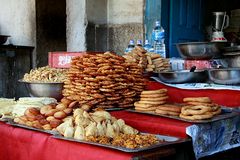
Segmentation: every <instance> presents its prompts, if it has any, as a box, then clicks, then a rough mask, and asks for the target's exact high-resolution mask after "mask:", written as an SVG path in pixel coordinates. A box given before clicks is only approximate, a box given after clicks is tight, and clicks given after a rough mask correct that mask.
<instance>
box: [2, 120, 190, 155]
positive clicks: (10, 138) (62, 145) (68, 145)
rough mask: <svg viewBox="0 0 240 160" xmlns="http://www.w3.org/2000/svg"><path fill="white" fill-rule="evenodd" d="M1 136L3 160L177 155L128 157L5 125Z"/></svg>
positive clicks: (156, 151) (169, 151)
mask: <svg viewBox="0 0 240 160" xmlns="http://www.w3.org/2000/svg"><path fill="white" fill-rule="evenodd" d="M139 126H140V125H139ZM156 130H158V129H156ZM0 134H1V145H0V159H1V160H13V159H18V160H25V159H38V160H41V159H42V160H45V159H58V160H61V159H64V160H66V159H71V160H75V159H76V160H77V159H79V158H83V159H104V160H108V159H109V160H110V159H111V160H112V159H115V160H125V159H133V158H136V157H138V159H141V158H143V159H144V158H146V157H152V156H154V157H155V158H156V157H157V158H160V157H165V156H169V155H173V154H175V153H176V150H175V148H174V147H175V146H173V147H171V146H169V147H163V148H159V149H154V150H150V151H149V152H138V153H125V152H121V151H117V150H113V149H108V148H104V147H98V146H94V145H89V144H82V143H74V142H69V141H64V140H59V139H54V138H53V137H51V135H49V134H45V133H41V132H36V131H31V130H26V129H22V128H17V127H13V126H10V125H8V124H5V123H3V122H0ZM186 142H188V141H186Z"/></svg>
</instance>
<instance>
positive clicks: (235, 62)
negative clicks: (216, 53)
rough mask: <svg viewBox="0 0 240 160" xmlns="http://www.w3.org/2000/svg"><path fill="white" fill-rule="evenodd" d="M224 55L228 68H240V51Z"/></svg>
mask: <svg viewBox="0 0 240 160" xmlns="http://www.w3.org/2000/svg"><path fill="white" fill-rule="evenodd" d="M223 55H224V59H223V61H225V63H226V64H227V67H230V68H235V67H240V51H239V52H232V53H224V54H223Z"/></svg>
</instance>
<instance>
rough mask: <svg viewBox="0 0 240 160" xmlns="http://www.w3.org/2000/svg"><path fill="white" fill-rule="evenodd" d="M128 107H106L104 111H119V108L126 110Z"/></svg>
mask: <svg viewBox="0 0 240 160" xmlns="http://www.w3.org/2000/svg"><path fill="white" fill-rule="evenodd" d="M126 109H129V108H107V109H105V111H121V110H126Z"/></svg>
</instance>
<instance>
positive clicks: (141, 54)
mask: <svg viewBox="0 0 240 160" xmlns="http://www.w3.org/2000/svg"><path fill="white" fill-rule="evenodd" d="M146 53H147V51H146V50H145V49H144V48H142V47H140V46H136V47H135V48H134V49H133V50H132V51H131V52H129V53H127V54H126V55H123V57H124V58H126V62H128V63H137V64H138V66H140V67H142V68H144V69H145V68H146V67H147V64H148V63H147V55H146Z"/></svg>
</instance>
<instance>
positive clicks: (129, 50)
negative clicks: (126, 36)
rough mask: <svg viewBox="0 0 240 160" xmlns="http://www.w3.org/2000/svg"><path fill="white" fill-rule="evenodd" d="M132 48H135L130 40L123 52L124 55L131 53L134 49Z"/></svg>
mask: <svg viewBox="0 0 240 160" xmlns="http://www.w3.org/2000/svg"><path fill="white" fill-rule="evenodd" d="M134 47H135V45H134V40H132V39H131V40H130V41H129V44H128V46H127V48H126V50H125V53H129V52H131V51H132V50H133V49H134Z"/></svg>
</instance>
